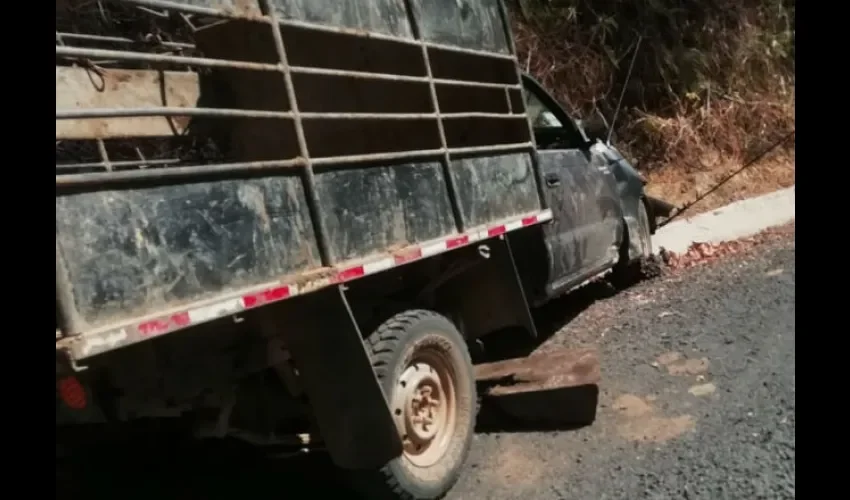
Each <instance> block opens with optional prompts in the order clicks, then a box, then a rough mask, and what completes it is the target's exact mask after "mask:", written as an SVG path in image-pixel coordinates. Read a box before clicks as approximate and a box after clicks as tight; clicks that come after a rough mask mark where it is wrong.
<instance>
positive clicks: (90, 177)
mask: <svg viewBox="0 0 850 500" xmlns="http://www.w3.org/2000/svg"><path fill="white" fill-rule="evenodd" d="M302 163H303V160H301V159H300V158H294V159H289V160H272V161H252V162H239V163H218V164H213V165H191V166H180V167H170V168H155V169H151V170H121V171H113V172H91V173H85V174H70V175H57V176H56V187H57V188H69V187H79V186H92V185H102V184H111V183H116V182H129V181H151V180H159V179H166V178H177V177H196V176H201V175H210V174H234V173H245V172H252V171H259V170H266V169H278V168H289V167H296V166H299V165H301V164H302Z"/></svg>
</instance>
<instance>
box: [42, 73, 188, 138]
mask: <svg viewBox="0 0 850 500" xmlns="http://www.w3.org/2000/svg"><path fill="white" fill-rule="evenodd" d="M199 95H200V91H199V87H198V75H197V74H196V73H194V72H188V71H186V72H175V71H165V72H161V71H155V70H123V69H104V70H97V71H95V70H90V69H85V68H76V67H67V66H56V109H81V108H83V109H86V108H89V109H91V108H143V107H187V108H188V107H194V106H195V105H196V103H197V101H198V97H199ZM188 124H189V118H188V117H168V118H166V117H156V116H150V117H134V118H95V119H73V120H56V139H57V140H60V139H111V138H129V137H165V136H170V135H178V134H182V133H183V132H184V131H185V129H186V127H187V126H188Z"/></svg>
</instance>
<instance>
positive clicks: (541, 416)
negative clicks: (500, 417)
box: [475, 348, 601, 424]
mask: <svg viewBox="0 0 850 500" xmlns="http://www.w3.org/2000/svg"><path fill="white" fill-rule="evenodd" d="M600 378H601V375H600V369H599V356H598V354H597V352H596V350H594V349H589V348H588V349H559V350H557V351H552V352H547V353H536V354H532V355H530V356H528V357H525V358H517V359H509V360H506V361H497V362H494V363H485V364H481V365H477V366H476V367H475V380H476V382H478V383H479V384H481V385H483V386H484V387H485V389H484V391H483V394H484V396H485V398H491V399H496V400H498V403H499V406H500V408H501V409H502V410H504V411H505V412H506V413H508V414H509V415H510V416H512V417H515V418H518V419H520V420H524V421H534V422H542V423H548V424H556V423H559V424H588V423H590V422H592V421H593V420H594V419H595V417H596V407H597V403H598V396H599V389H598V385H597V384H598V383H599V380H600Z"/></svg>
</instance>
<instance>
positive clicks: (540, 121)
mask: <svg viewBox="0 0 850 500" xmlns="http://www.w3.org/2000/svg"><path fill="white" fill-rule="evenodd" d="M522 92H523V99H524V100H525V110H526V112H527V113H528V119H529V121H530V122H531V127H532V128H533V129H534V138H535V140H536V142H537V147H538V148H539V149H576V148H582V147H584V146H585V145H586V142H587V141H586V140H585V139H584V137H583V136H582V135H581V133H580V132H579V131H578V130H577V129H576V124H575V123H574V122H573V121H572V120H571V119H570V118H569V117H566V118H565V117H564V112H563V111H562V110H561V109H560V108H555V109H554V110H553V109H552V106H553V104H551V98H549V96H548V95H545V94H544V95H543V97H540V94H539V92H544V93H545V91H544V90H543V89H541V88H539V87H538V86H536V85H529V86H525V85H523V90H522ZM547 103H549V104H547ZM555 106H557V105H555ZM565 120H566V122H565Z"/></svg>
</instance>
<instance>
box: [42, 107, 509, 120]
mask: <svg viewBox="0 0 850 500" xmlns="http://www.w3.org/2000/svg"><path fill="white" fill-rule="evenodd" d="M299 114H300V116H301V118H302V119H303V118H306V119H310V120H315V119H324V120H431V119H434V118H438V117H439V116H442V117H443V118H449V119H451V118H494V119H517V118H525V117H526V116H525V115H524V114H511V113H485V112H478V111H469V112H461V113H446V114H444V115H437V114H436V113H324V112H306V113H304V112H302V113H299ZM151 116H154V117H159V116H163V117H164V116H221V117H236V118H239V117H244V118H292V117H293V113H292V112H289V111H264V110H253V109H225V108H181V107H148V108H89V109H57V110H56V119H57V120H80V119H94V118H132V117H151Z"/></svg>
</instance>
